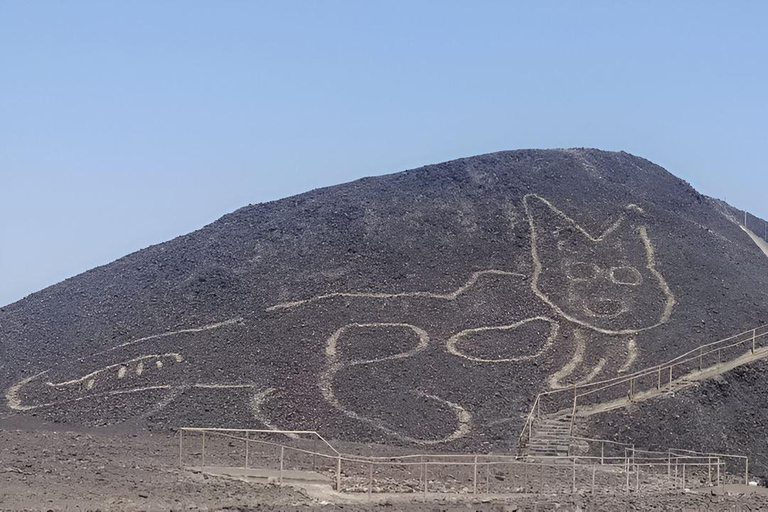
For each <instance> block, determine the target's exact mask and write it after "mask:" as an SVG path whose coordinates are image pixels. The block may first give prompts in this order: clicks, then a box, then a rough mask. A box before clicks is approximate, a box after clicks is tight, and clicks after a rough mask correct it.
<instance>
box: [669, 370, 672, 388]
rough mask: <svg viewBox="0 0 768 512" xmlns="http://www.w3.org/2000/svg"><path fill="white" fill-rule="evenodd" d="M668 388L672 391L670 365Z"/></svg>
mask: <svg viewBox="0 0 768 512" xmlns="http://www.w3.org/2000/svg"><path fill="white" fill-rule="evenodd" d="M669 390H670V391H672V366H670V367H669Z"/></svg>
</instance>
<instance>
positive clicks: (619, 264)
mask: <svg viewBox="0 0 768 512" xmlns="http://www.w3.org/2000/svg"><path fill="white" fill-rule="evenodd" d="M725 213H726V209H725V207H724V206H723V205H722V204H721V203H718V202H715V201H714V200H711V199H709V198H707V197H705V196H703V195H701V194H699V193H698V192H696V191H695V190H694V189H693V188H692V187H691V186H689V185H688V184H687V183H685V182H683V181H681V180H679V179H677V178H675V177H674V176H673V175H671V174H670V173H668V172H667V171H665V170H664V169H662V168H661V167H659V166H657V165H654V164H653V163H651V162H649V161H647V160H644V159H642V158H638V157H635V156H632V155H629V154H627V153H608V152H603V151H597V150H557V151H554V150H553V151H533V150H530V151H511V152H501V153H494V154H489V155H482V156H477V157H472V158H465V159H461V160H456V161H452V162H446V163H442V164H437V165H431V166H427V167H422V168H419V169H414V170H410V171H406V172H401V173H398V174H392V175H388V176H382V177H377V178H366V179H362V180H359V181H356V182H352V183H348V184H345V185H339V186H335V187H329V188H326V189H321V190H315V191H312V192H308V193H306V194H302V195H299V196H295V197H290V198H286V199H282V200H280V201H275V202H272V203H266V204H259V205H253V206H248V207H245V208H242V209H240V210H237V211H236V212H234V213H232V214H229V215H226V216H224V217H223V218H221V219H219V220H218V221H216V222H214V223H213V224H211V225H209V226H206V227H205V228H203V229H201V230H199V231H196V232H194V233H191V234H189V235H186V236H182V237H179V238H176V239H174V240H171V241H169V242H166V243H163V244H160V245H157V246H153V247H150V248H147V249H144V250H142V251H139V252H136V253H134V254H131V255H129V256H126V257H124V258H122V259H120V260H118V261H115V262H113V263H111V264H109V265H106V266H103V267H99V268H96V269H94V270H91V271H89V272H86V273H84V274H82V275H80V276H77V277H74V278H72V279H69V280H67V281H64V282H62V283H59V284H57V285H55V286H52V287H50V288H47V289H45V290H42V291H41V292H38V293H36V294H34V295H31V296H29V297H27V298H26V299H24V300H22V301H19V302H17V303H15V304H11V305H8V306H5V307H3V308H2V309H0V385H2V388H3V389H4V390H5V391H4V393H5V399H4V400H2V406H0V413H2V414H4V415H9V414H18V415H36V416H38V417H39V418H41V419H44V420H47V421H58V422H68V423H77V424H88V425H102V424H113V423H121V422H122V423H124V422H138V423H141V424H148V425H150V426H153V427H163V428H164V427H170V426H179V425H190V424H192V425H205V426H238V427H263V426H274V427H281V428H296V429H299V428H300V429H312V430H319V431H320V432H321V433H323V434H324V435H327V436H330V437H335V438H342V439H349V440H359V441H378V442H388V443H402V444H408V445H414V446H415V445H427V446H432V447H433V448H435V449H469V448H472V449H478V448H480V449H507V448H510V447H511V444H510V443H513V442H514V439H515V438H516V435H517V433H518V431H519V429H520V427H521V424H522V422H523V419H524V416H525V414H526V413H527V412H528V409H529V407H530V404H531V402H532V400H533V398H534V397H535V395H536V393H538V392H540V391H542V390H544V389H547V388H551V387H558V386H565V385H568V384H572V383H575V382H586V381H588V380H590V379H592V380H594V379H604V378H609V377H612V376H616V375H618V374H619V373H620V372H626V371H632V370H637V369H640V368H642V367H645V366H648V365H652V364H656V363H659V362H662V361H665V360H667V359H670V358H672V357H674V356H676V355H678V354H680V353H682V352H685V351H687V350H689V349H691V348H693V347H695V346H697V345H699V344H701V343H703V342H706V341H712V340H716V339H719V338H721V337H724V336H726V335H728V334H731V333H735V332H739V331H742V330H745V329H748V328H752V327H755V326H757V325H759V324H762V323H766V321H767V319H768V301H767V300H766V299H767V298H768V295H766V293H768V258H766V256H765V255H764V254H763V253H762V252H761V251H760V250H759V249H758V247H757V246H756V245H755V244H754V243H753V242H752V241H751V240H750V238H749V237H748V236H747V235H746V234H745V233H744V232H743V231H742V229H740V227H739V226H738V225H737V224H735V223H734V222H733V220H732V219H729V218H728V215H726V214H725ZM51 257H52V258H54V257H56V255H55V253H52V254H51ZM731 378H732V380H733V385H734V386H740V388H739V389H741V388H743V389H750V388H751V387H755V388H759V387H761V386H762V384H761V382H762V381H761V380H760V379H755V378H752V376H751V373H739V374H734V375H733V376H732V377H731ZM736 399H739V400H741V394H733V395H727V394H726V395H723V398H722V400H721V401H720V402H719V404H720V405H719V407H722V408H723V410H726V411H727V410H730V409H735V408H737V407H739V408H743V407H744V405H743V404H742V405H739V404H737V403H735V402H734V400H736ZM754 414H755V415H757V416H759V417H760V418H763V417H765V416H766V415H768V413H766V412H764V411H763V409H762V408H759V409H758V408H757V406H755V411H754ZM654 421H655V420H654ZM756 424H759V426H760V428H763V425H765V423H764V422H762V420H760V421H759V422H757V423H756ZM671 425H675V424H671ZM679 425H680V429H681V430H680V432H678V433H677V434H675V435H684V434H685V430H684V429H685V428H686V427H685V425H684V424H679ZM714 425H716V424H713V428H716V427H715V426H714ZM670 428H673V427H670ZM702 428H704V427H702ZM717 428H719V427H717ZM723 430H724V431H723V433H722V435H724V436H732V437H738V436H740V435H741V433H740V432H741V431H740V430H739V429H723ZM761 432H762V433H763V434H765V433H766V430H765V429H763V430H761ZM671 440H674V439H671Z"/></svg>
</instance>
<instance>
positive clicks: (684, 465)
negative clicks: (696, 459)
mask: <svg viewBox="0 0 768 512" xmlns="http://www.w3.org/2000/svg"><path fill="white" fill-rule="evenodd" d="M686 466H687V464H685V463H683V489H685V467H686Z"/></svg>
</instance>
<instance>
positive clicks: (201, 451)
mask: <svg viewBox="0 0 768 512" xmlns="http://www.w3.org/2000/svg"><path fill="white" fill-rule="evenodd" d="M200 453H201V454H202V456H203V467H205V430H203V447H202V449H201V450H200Z"/></svg>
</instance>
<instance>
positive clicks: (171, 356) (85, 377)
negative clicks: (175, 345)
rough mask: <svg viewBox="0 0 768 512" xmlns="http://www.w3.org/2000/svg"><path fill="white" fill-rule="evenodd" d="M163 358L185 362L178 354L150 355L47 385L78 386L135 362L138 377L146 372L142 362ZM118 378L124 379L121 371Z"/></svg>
mask: <svg viewBox="0 0 768 512" xmlns="http://www.w3.org/2000/svg"><path fill="white" fill-rule="evenodd" d="M161 357H167V358H169V359H173V360H174V361H176V362H177V363H180V362H182V361H183V360H184V358H183V357H182V356H181V354H179V353H178V352H169V353H167V354H149V355H146V356H140V357H136V358H134V359H130V360H128V361H123V362H120V363H117V364H111V365H109V366H105V367H103V368H100V369H98V370H96V371H93V372H91V373H88V374H86V375H83V376H82V377H78V378H76V379H72V380H67V381H62V382H46V384H47V385H48V386H53V387H57V388H58V387H63V386H69V385H72V384H77V383H80V382H84V381H87V380H88V379H91V378H93V377H95V376H97V375H99V374H101V373H104V372H106V371H109V370H112V369H114V368H118V367H121V368H124V367H126V366H127V365H129V364H131V363H135V362H139V364H138V365H137V366H136V375H141V373H142V372H143V371H144V365H143V363H142V362H141V361H144V360H146V359H158V358H161ZM139 367H141V371H139ZM117 376H118V378H122V377H120V370H118V372H117ZM123 376H125V373H123Z"/></svg>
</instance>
